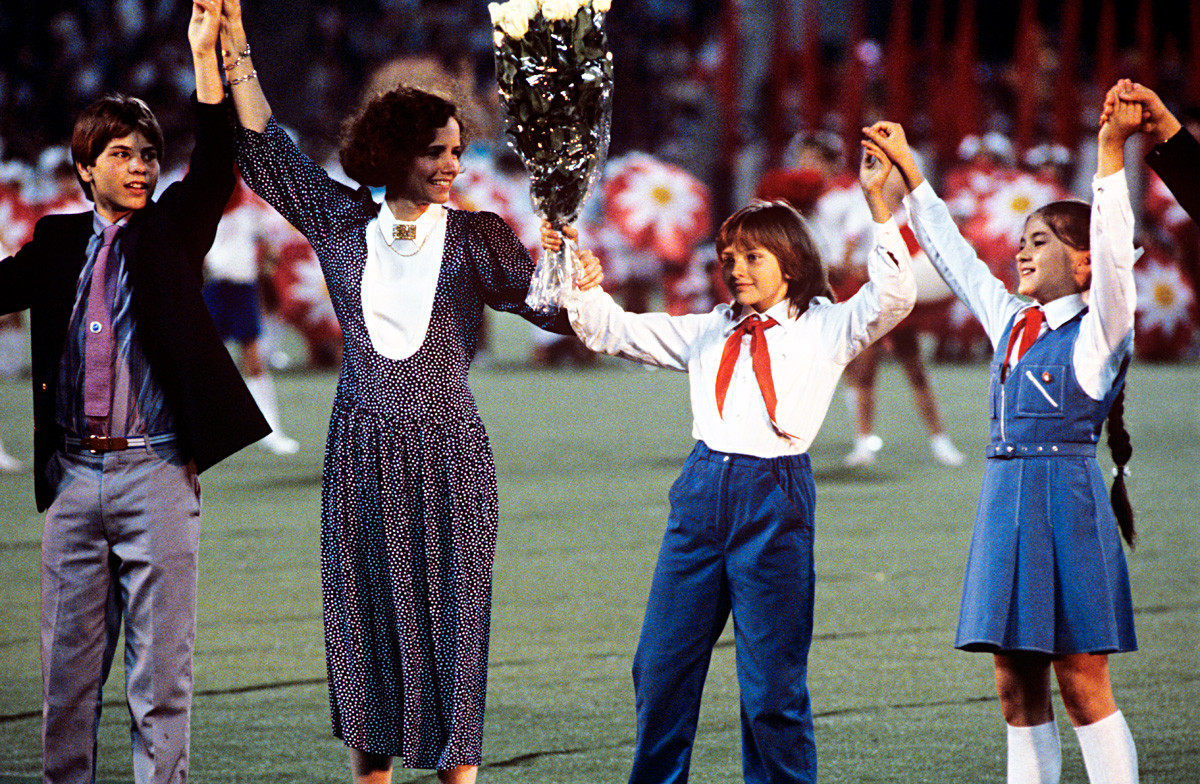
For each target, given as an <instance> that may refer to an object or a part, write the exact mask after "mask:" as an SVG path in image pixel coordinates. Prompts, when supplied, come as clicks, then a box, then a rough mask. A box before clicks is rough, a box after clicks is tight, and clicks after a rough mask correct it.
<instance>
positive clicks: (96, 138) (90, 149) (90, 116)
mask: <svg viewBox="0 0 1200 784" xmlns="http://www.w3.org/2000/svg"><path fill="white" fill-rule="evenodd" d="M134 132H138V133H141V134H142V136H145V137H146V141H148V142H150V144H151V146H153V147H154V151H155V152H156V153H158V158H159V160H162V157H163V146H164V145H163V132H162V128H161V127H160V126H159V124H158V120H157V119H156V118H155V116H154V112H152V111H150V107H149V106H147V105H146V102H145V101H143V100H142V99H141V98H133V97H131V96H128V95H121V94H120V93H112V94H111V95H106V96H104V97H103V98H101V99H99V100H97V101H95V102H94V103H92V104H91V105H90V106H88V107H87V108H86V109H84V110H83V113H82V114H80V115H79V118H78V119H76V120H75V127H74V129H73V130H72V132H71V159H72V160H73V161H74V162H75V163H77V164H79V165H81V166H84V167H87V166H91V165H93V164H95V163H96V159H97V158H99V157H100V153H102V152H104V148H105V147H107V146H108V143H109V142H111V141H112V140H113V139H121V138H123V137H125V136H128V135H129V134H131V133H134ZM75 179H77V180H78V181H79V185H80V187H82V188H83V192H84V194H85V195H86V196H87V197H88V199H91V198H92V186H91V185H90V184H89V183H86V182H84V181H83V178H82V177H80V176H79V169H78V168H75Z"/></svg>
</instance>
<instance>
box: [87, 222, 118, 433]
mask: <svg viewBox="0 0 1200 784" xmlns="http://www.w3.org/2000/svg"><path fill="white" fill-rule="evenodd" d="M120 230H121V227H120V226H117V225H113V226H109V227H108V228H106V229H105V230H104V239H103V241H102V242H101V244H100V251H99V253H97V254H96V263H95V264H94V265H92V283H91V288H90V289H89V290H88V299H87V312H86V313H85V314H84V323H85V324H86V325H87V335H86V337H85V340H84V353H83V357H84V359H83V413H84V414H86V415H87V416H88V418H89V419H91V420H93V421H92V423H91V424H92V428H93V429H94V430H96V431H97V432H103V431H104V425H105V421H104V420H107V419H108V414H109V409H110V408H111V406H112V379H113V345H114V343H113V332H112V305H113V303H112V297H111V296H110V295H109V293H108V286H107V280H108V257H109V256H110V255H111V253H110V251H111V250H112V246H113V241H114V240H115V239H116V238H117V232H119V231H120ZM95 420H100V421H95Z"/></svg>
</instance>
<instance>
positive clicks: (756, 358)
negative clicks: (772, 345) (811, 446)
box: [716, 316, 796, 438]
mask: <svg viewBox="0 0 1200 784" xmlns="http://www.w3.org/2000/svg"><path fill="white" fill-rule="evenodd" d="M778 325H779V322H778V321H776V320H775V319H773V318H770V317H767V318H765V319H764V318H762V317H760V316H751V317H749V318H747V319H745V320H744V321H742V323H741V324H738V325H737V326H736V327H734V330H733V333H732V334H731V335H730V336H729V338H728V339H726V341H725V348H723V349H722V350H721V364H720V365H718V366H717V390H716V392H717V413H718V414H719V415H720V416H721V418H724V417H725V395H726V393H728V392H729V382H730V380H731V379H732V378H733V366H734V365H736V364H737V358H738V355H739V354H741V353H742V336H743V335H745V334H747V333H749V334H750V364H751V366H752V367H753V368H754V377H755V378H757V379H758V389H759V391H760V392H762V396H763V402H765V403H766V404H767V416H769V417H770V418H771V424H772V425H774V426H775V429H776V430H778V431H779V432H780V433H782V434H783V435H785V436H788V437H789V438H795V437H796V436H793V435H792V434H791V433H789V432H787V431H786V430H784V429H783V428H782V427H780V426H779V423H778V422H776V421H775V405H776V402H777V401H776V399H775V382H774V380H773V378H772V376H771V355H770V353H769V352H768V351H767V336H766V335H765V334H763V333H764V332H766V331H767V330H768V329H770V328H771V327H775V326H778Z"/></svg>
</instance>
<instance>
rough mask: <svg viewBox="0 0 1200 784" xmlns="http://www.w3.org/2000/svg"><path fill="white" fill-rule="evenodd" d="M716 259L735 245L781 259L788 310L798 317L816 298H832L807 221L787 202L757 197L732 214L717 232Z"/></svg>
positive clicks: (825, 272)
mask: <svg viewBox="0 0 1200 784" xmlns="http://www.w3.org/2000/svg"><path fill="white" fill-rule="evenodd" d="M716 246H717V258H720V256H721V253H722V251H724V250H725V249H726V248H729V247H733V246H740V247H744V248H753V247H757V248H763V249H765V250H768V251H770V252H771V255H773V256H774V257H775V258H777V259H779V270H780V272H782V273H783V278H784V280H786V281H787V299H788V303H789V307H788V310H789V311H790V312H791V313H792V315H793V316H799V315H801V314H802V313H804V311H806V310H808V304H809V302H810V301H811V300H812V298H813V297H828V298H829V299H831V300H833V299H834V296H833V290H832V289H831V288H830V287H829V273H828V272H827V271H826V269H825V264H824V262H822V261H821V252H820V251H819V250H818V249H817V243H816V241H815V240H814V239H813V236H812V231H811V230H810V229H809V228H808V222H807V221H805V220H804V217H803V216H801V215H800V213H799V212H797V211H796V208H795V207H793V206H792V205H790V204H788V203H787V202H785V201H761V200H758V199H756V200H754V201H753V202H751V203H750V204H749V205H747V206H745V207H742V208H741V209H740V210H738V211H737V212H735V213H733V214H732V215H730V216H729V217H728V218H726V219H725V222H724V223H722V224H721V228H720V229H719V230H718V231H717V239H716Z"/></svg>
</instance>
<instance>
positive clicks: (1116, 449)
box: [1105, 388, 1137, 549]
mask: <svg viewBox="0 0 1200 784" xmlns="http://www.w3.org/2000/svg"><path fill="white" fill-rule="evenodd" d="M1105 424H1106V426H1107V427H1108V448H1109V450H1110V451H1111V452H1112V458H1113V463H1114V464H1115V466H1116V467H1115V468H1114V471H1115V472H1116V478H1114V479H1113V483H1112V491H1111V492H1110V493H1109V499H1110V500H1111V501H1112V508H1113V514H1114V515H1116V518H1117V527H1118V528H1120V529H1121V536H1122V537H1124V539H1125V541H1126V542H1128V543H1129V547H1130V548H1131V549H1132V548H1133V547H1134V546H1135V545H1136V544H1137V531H1136V530H1135V529H1134V527H1133V506H1132V505H1131V504H1130V503H1129V492H1128V491H1127V490H1126V489H1125V466H1126V465H1127V464H1128V463H1129V458H1130V457H1131V456H1132V455H1133V444H1131V443H1130V440H1129V431H1128V430H1126V429H1125V389H1124V388H1122V389H1121V391H1120V392H1118V393H1117V398H1116V400H1114V401H1113V404H1112V408H1110V409H1109V410H1108V420H1107V422H1106V423H1105Z"/></svg>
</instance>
